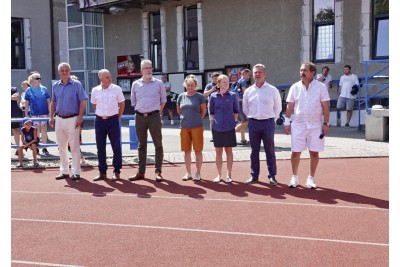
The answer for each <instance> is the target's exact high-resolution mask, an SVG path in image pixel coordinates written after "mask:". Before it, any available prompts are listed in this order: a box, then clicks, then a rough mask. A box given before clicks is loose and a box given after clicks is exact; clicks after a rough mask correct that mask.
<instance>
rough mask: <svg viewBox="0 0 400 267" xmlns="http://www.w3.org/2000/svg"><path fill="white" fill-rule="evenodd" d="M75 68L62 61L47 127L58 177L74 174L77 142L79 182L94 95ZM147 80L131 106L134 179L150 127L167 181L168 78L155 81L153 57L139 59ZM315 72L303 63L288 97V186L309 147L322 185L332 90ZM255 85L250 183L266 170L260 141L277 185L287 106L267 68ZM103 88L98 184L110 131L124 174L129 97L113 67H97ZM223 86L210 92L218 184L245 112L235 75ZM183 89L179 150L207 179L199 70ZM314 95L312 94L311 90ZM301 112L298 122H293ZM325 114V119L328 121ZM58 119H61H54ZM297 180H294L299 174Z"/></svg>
mask: <svg viewBox="0 0 400 267" xmlns="http://www.w3.org/2000/svg"><path fill="white" fill-rule="evenodd" d="M70 71H71V68H70V66H69V64H68V63H61V64H60V65H59V66H58V72H59V75H60V78H61V79H60V80H59V81H57V82H56V83H55V84H54V85H53V95H52V98H51V103H50V118H49V125H50V126H51V127H54V125H55V132H56V138H57V144H58V149H59V153H60V174H59V175H58V176H57V177H56V179H65V178H68V177H69V165H68V154H67V145H68V143H69V144H70V146H71V155H72V164H71V170H72V173H73V174H72V176H71V178H72V179H74V180H77V179H80V171H81V169H80V162H79V154H80V153H79V152H80V151H79V146H80V143H79V128H80V127H81V125H82V121H83V115H84V112H85V106H86V101H87V99H88V96H87V94H86V92H85V90H84V89H83V87H82V84H81V83H80V82H79V81H77V80H73V79H71V78H70ZM141 73H142V78H141V79H139V80H137V81H135V82H134V83H133V84H132V88H131V104H132V106H133V107H134V108H135V112H136V133H137V136H138V140H139V146H138V154H139V166H138V172H137V173H136V174H135V175H133V176H131V177H129V178H128V179H129V180H130V181H136V180H141V179H144V178H145V172H146V158H147V132H148V131H149V132H150V135H151V136H152V139H153V141H154V146H155V180H156V181H162V180H163V176H162V162H163V146H162V132H161V128H162V124H161V120H160V112H162V111H163V108H164V106H165V103H166V91H165V86H164V84H163V82H162V81H160V80H157V79H155V78H154V77H153V76H152V74H153V69H152V62H151V61H150V60H143V61H142V62H141ZM315 74H316V69H315V65H314V64H313V63H305V64H303V65H302V66H301V68H300V78H301V81H300V82H298V83H296V84H294V85H293V86H292V87H291V89H290V91H289V95H288V98H287V101H288V108H287V111H286V118H285V132H286V133H287V134H291V142H292V171H293V177H292V178H291V182H290V183H289V187H296V186H297V183H298V177H297V169H298V165H299V161H300V154H301V152H302V151H304V150H305V149H308V150H310V155H311V161H310V175H309V177H308V179H307V182H306V185H307V186H308V187H309V188H316V185H315V182H314V180H313V176H314V175H315V170H316V167H317V165H318V153H319V152H320V151H323V147H324V139H323V138H319V136H320V134H321V132H322V133H323V134H324V135H327V134H328V132H329V123H328V121H329V104H328V103H329V95H328V92H327V88H326V87H325V86H324V85H323V84H322V83H320V82H318V81H316V80H314V76H315ZM253 78H254V81H255V84H254V85H252V86H250V87H249V88H248V89H247V90H246V91H245V93H244V94H243V107H242V108H243V113H244V114H245V115H246V116H247V118H248V119H249V137H250V146H251V150H252V151H251V156H250V161H251V167H250V174H251V176H250V178H249V179H248V180H247V181H246V182H247V183H248V184H252V183H255V182H257V181H258V179H259V175H260V160H259V153H260V148H261V141H262V142H263V145H264V151H265V154H266V163H267V167H268V179H269V182H270V184H271V185H276V184H277V180H276V175H277V167H276V157H275V147H274V130H275V118H277V117H278V116H279V113H280V112H281V109H282V101H281V97H280V94H279V91H278V90H277V89H276V87H274V86H272V85H270V84H269V83H267V82H266V78H267V72H266V69H265V66H264V65H262V64H257V65H255V66H254V67H253ZM99 80H100V85H99V86H97V87H95V88H94V89H93V90H92V99H91V103H92V105H93V108H94V110H95V113H96V120H95V134H96V144H97V150H98V152H97V153H98V161H99V167H98V168H99V175H98V176H97V177H95V178H94V180H95V181H98V180H102V179H106V178H107V174H106V172H107V168H108V166H107V164H106V153H105V152H106V146H105V143H106V142H105V141H106V138H107V136H108V138H109V139H110V142H111V144H112V145H111V146H112V149H113V161H112V165H113V168H114V170H113V176H112V179H118V178H120V172H121V167H122V152H121V146H120V136H121V135H120V118H121V116H122V113H123V110H124V106H125V104H124V97H123V95H122V90H121V88H120V87H119V86H117V85H115V84H113V83H112V79H111V74H110V72H109V71H108V70H101V71H100V72H99ZM217 83H218V90H217V91H216V92H214V93H212V94H211V97H210V105H209V113H210V116H211V121H212V135H213V139H214V146H215V148H216V165H217V171H218V175H217V177H216V178H215V179H214V181H215V182H219V181H221V177H222V153H223V150H225V153H226V156H227V176H226V179H225V181H226V182H231V181H232V165H233V156H232V147H235V146H236V145H237V143H236V136H235V127H236V120H237V117H238V115H239V99H238V95H237V94H236V93H234V92H230V91H229V79H228V77H227V76H225V75H221V76H219V77H218V79H217ZM184 86H185V87H186V92H184V93H182V94H180V95H179V97H178V100H177V111H178V114H179V115H180V118H181V150H182V151H183V152H184V153H185V165H186V170H187V173H186V175H185V176H184V177H183V179H184V180H188V179H190V178H192V176H191V151H192V147H193V150H194V151H195V155H196V173H195V175H194V177H193V179H194V180H200V179H201V165H202V154H201V153H202V149H203V127H202V119H203V117H204V116H205V114H206V104H205V102H206V101H205V98H204V96H203V95H201V94H199V93H197V92H196V88H197V80H196V77H195V76H193V75H189V76H187V77H186V79H185V82H184ZM307 92H308V93H307ZM292 113H294V114H295V119H294V120H293V123H291V121H290V117H291V115H292ZM322 117H323V119H324V122H323V123H322ZM55 120H56V121H57V123H56V124H55V123H54V122H55ZM294 178H296V180H295V181H294V182H293V179H294Z"/></svg>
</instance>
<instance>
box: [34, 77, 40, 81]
mask: <svg viewBox="0 0 400 267" xmlns="http://www.w3.org/2000/svg"><path fill="white" fill-rule="evenodd" d="M33 79H34V80H41V79H42V78H40V77H39V78H33Z"/></svg>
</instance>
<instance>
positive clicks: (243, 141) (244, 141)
mask: <svg viewBox="0 0 400 267" xmlns="http://www.w3.org/2000/svg"><path fill="white" fill-rule="evenodd" d="M248 143H249V141H247V140H242V141H240V144H241V145H247V144H248Z"/></svg>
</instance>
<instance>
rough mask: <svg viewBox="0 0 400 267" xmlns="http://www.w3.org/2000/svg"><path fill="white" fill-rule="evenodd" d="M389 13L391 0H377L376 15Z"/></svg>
mask: <svg viewBox="0 0 400 267" xmlns="http://www.w3.org/2000/svg"><path fill="white" fill-rule="evenodd" d="M381 14H389V0H375V15H381Z"/></svg>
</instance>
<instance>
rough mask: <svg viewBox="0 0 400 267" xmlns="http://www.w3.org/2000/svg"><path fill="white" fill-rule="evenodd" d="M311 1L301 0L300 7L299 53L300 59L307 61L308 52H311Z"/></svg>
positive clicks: (308, 57)
mask: <svg viewBox="0 0 400 267" xmlns="http://www.w3.org/2000/svg"><path fill="white" fill-rule="evenodd" d="M311 8H312V7H311V3H310V0H303V7H302V17H303V23H302V25H301V31H302V35H301V53H300V61H301V62H302V63H303V62H307V61H310V53H311V42H312V35H311V32H312V31H311V28H312V22H313V18H312V17H311V16H312V12H311Z"/></svg>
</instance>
